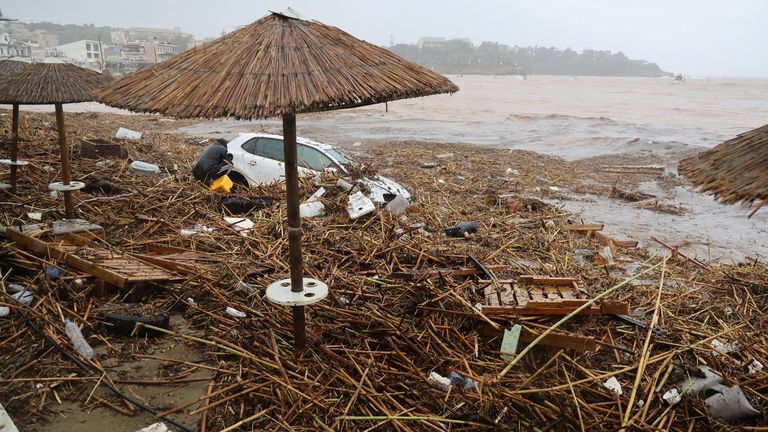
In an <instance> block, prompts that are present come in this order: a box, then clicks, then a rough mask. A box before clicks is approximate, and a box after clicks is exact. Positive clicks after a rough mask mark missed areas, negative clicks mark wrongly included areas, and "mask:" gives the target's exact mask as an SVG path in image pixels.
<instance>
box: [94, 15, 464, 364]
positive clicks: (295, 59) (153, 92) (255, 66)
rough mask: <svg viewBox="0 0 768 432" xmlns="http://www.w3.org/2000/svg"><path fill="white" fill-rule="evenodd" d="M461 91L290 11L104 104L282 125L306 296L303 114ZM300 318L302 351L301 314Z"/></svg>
mask: <svg viewBox="0 0 768 432" xmlns="http://www.w3.org/2000/svg"><path fill="white" fill-rule="evenodd" d="M455 91H458V87H457V86H456V85H454V84H453V83H452V82H451V81H449V80H448V79H447V78H445V77H443V76H441V75H439V74H437V73H435V72H432V71H430V70H428V69H425V68H423V67H421V66H418V65H416V64H413V63H410V62H408V61H406V60H404V59H402V58H400V57H398V56H397V55H395V54H393V53H391V52H390V51H388V50H386V49H384V48H381V47H378V46H375V45H373V44H370V43H368V42H365V41H362V40H359V39H357V38H355V37H353V36H351V35H349V34H348V33H345V32H344V31H342V30H340V29H338V28H336V27H333V26H330V25H326V24H323V23H320V22H317V21H308V20H304V19H301V18H300V17H298V15H297V14H295V12H293V11H291V10H289V11H288V12H287V13H274V12H273V13H271V14H269V15H267V16H265V17H263V18H262V19H260V20H258V21H256V22H254V23H252V24H250V25H247V26H244V27H242V28H240V29H238V30H235V31H233V32H231V33H229V34H227V35H225V36H222V37H220V38H219V39H216V40H214V41H212V42H210V43H207V44H204V45H201V46H199V47H196V48H193V49H191V50H189V51H187V52H185V53H183V54H181V55H178V56H176V57H174V58H172V59H170V60H167V61H164V62H162V63H159V64H157V65H155V66H152V67H148V68H145V69H142V70H140V71H138V72H136V73H134V74H132V75H129V76H126V77H124V78H122V79H119V80H117V81H115V82H114V83H113V84H112V85H110V86H109V87H108V88H106V89H104V90H102V91H100V92H99V94H98V95H97V96H98V98H99V100H100V101H101V102H104V103H106V104H108V105H112V106H116V107H120V108H125V109H129V110H132V111H141V112H151V113H161V114H164V115H168V116H173V117H181V118H220V117H235V118H239V119H254V118H268V117H282V118H283V136H284V140H283V143H284V151H285V177H286V189H287V194H288V199H287V204H288V230H287V231H288V236H289V252H290V259H289V262H290V267H291V279H290V286H291V290H292V291H293V292H301V291H302V289H303V288H302V287H303V279H302V276H303V275H302V260H301V231H300V230H301V228H300V227H301V224H300V222H301V221H300V216H299V197H298V172H297V168H296V114H299V113H309V112H317V111H327V110H336V109H343V108H351V107H357V106H363V105H370V104H376V103H381V102H386V101H391V100H396V99H405V98H411V97H417V96H427V95H432V94H438V93H452V92H455ZM286 285H287V284H286ZM293 312H294V337H295V343H296V347H297V348H299V349H300V348H302V347H303V345H304V333H303V332H304V324H303V321H304V309H303V308H302V307H294V309H293Z"/></svg>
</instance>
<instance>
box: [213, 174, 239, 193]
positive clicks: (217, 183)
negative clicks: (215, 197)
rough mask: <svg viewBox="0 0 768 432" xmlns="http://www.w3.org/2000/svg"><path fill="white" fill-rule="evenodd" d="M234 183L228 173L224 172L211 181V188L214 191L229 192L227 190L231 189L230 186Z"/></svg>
mask: <svg viewBox="0 0 768 432" xmlns="http://www.w3.org/2000/svg"><path fill="white" fill-rule="evenodd" d="M234 185H235V184H234V183H233V182H232V179H231V178H229V176H228V175H226V174H224V175H223V176H221V177H219V178H217V179H216V180H214V181H213V182H212V183H211V190H212V191H214V192H218V191H221V192H224V193H229V191H231V190H232V186H234Z"/></svg>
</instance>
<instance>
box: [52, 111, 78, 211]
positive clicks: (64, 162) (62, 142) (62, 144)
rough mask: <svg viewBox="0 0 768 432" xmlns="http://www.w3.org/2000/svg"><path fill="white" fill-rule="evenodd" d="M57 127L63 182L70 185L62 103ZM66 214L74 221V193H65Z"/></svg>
mask: <svg viewBox="0 0 768 432" xmlns="http://www.w3.org/2000/svg"><path fill="white" fill-rule="evenodd" d="M56 126H57V127H58V129H59V151H60V152H61V180H62V183H64V184H65V185H68V184H69V182H70V181H71V180H72V178H71V176H70V173H69V146H68V145H67V133H66V131H65V127H64V109H63V108H62V107H61V104H60V103H57V104H56ZM64 212H65V215H66V218H67V219H74V217H75V205H74V202H72V191H65V192H64Z"/></svg>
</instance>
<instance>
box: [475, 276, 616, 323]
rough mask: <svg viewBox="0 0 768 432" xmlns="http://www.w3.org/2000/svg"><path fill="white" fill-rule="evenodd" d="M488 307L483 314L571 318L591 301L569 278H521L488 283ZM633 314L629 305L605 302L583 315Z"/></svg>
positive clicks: (486, 288) (484, 307)
mask: <svg viewBox="0 0 768 432" xmlns="http://www.w3.org/2000/svg"><path fill="white" fill-rule="evenodd" d="M483 292H484V295H485V304H484V305H483V314H485V315H487V316H489V317H494V316H510V315H567V314H569V313H571V312H573V311H575V310H576V309H578V308H579V307H581V306H583V305H584V304H585V303H587V302H589V298H588V296H587V295H586V293H584V292H583V291H582V290H581V289H580V288H579V285H578V284H577V283H576V279H574V278H567V277H546V276H531V275H525V276H520V277H519V278H518V279H517V281H513V280H502V281H495V282H491V281H487V285H485V287H484V288H483ZM628 313H629V304H628V303H626V302H611V301H603V302H601V303H600V304H598V305H593V306H590V307H588V308H586V309H584V310H583V311H581V312H580V314H582V315H600V314H619V315H626V314H628Z"/></svg>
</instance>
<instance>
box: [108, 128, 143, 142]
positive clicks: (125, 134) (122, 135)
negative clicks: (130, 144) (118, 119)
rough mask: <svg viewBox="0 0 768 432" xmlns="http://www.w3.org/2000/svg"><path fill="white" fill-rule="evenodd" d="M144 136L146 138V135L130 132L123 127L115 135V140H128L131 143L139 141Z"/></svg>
mask: <svg viewBox="0 0 768 432" xmlns="http://www.w3.org/2000/svg"><path fill="white" fill-rule="evenodd" d="M142 136H144V133H142V132H137V131H135V130H130V129H126V128H123V127H121V128H120V129H118V130H117V133H116V134H115V138H119V139H127V140H131V141H138V140H140V139H141V137H142Z"/></svg>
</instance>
